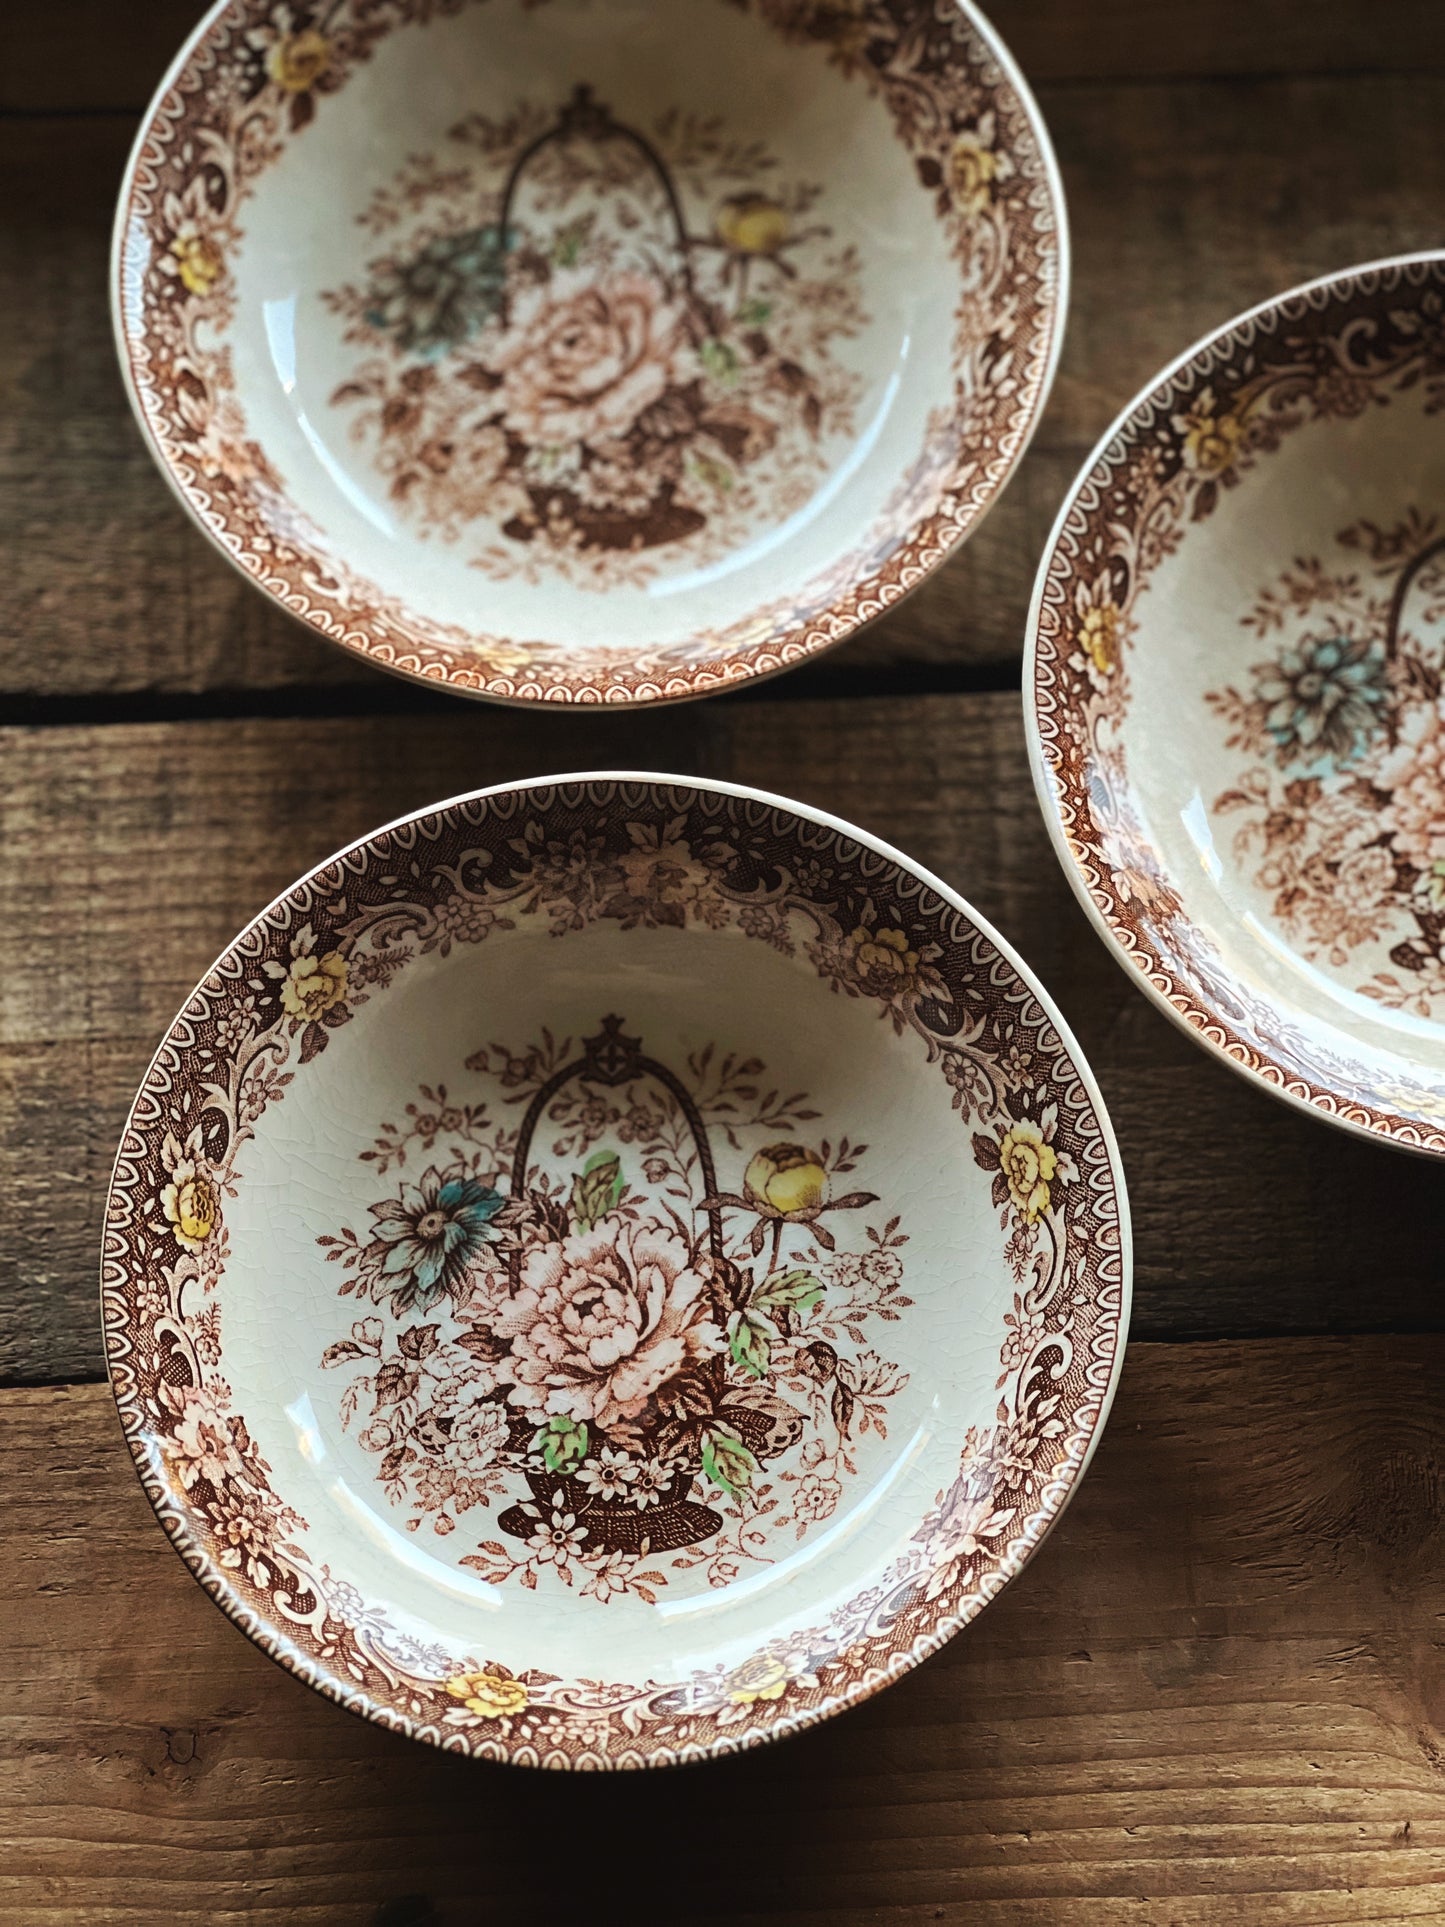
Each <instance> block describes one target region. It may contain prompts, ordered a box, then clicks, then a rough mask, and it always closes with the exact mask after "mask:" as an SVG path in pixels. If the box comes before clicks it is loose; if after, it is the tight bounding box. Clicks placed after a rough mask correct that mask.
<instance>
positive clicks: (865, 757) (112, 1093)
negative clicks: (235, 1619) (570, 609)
mask: <svg viewBox="0 0 1445 1927" xmlns="http://www.w3.org/2000/svg"><path fill="white" fill-rule="evenodd" d="M0 767H3V769H4V771H5V778H6V781H5V785H4V790H3V794H0V1198H3V1199H4V1200H5V1215H6V1218H7V1221H8V1222H7V1236H6V1238H5V1240H4V1245H3V1257H0V1266H3V1275H0V1375H3V1376H4V1377H8V1378H10V1379H12V1380H13V1379H20V1380H25V1381H30V1382H35V1381H45V1380H49V1379H53V1378H58V1377H64V1378H72V1377H80V1376H87V1375H93V1374H95V1373H96V1372H97V1371H98V1370H99V1368H100V1354H99V1331H98V1322H97V1317H96V1310H95V1282H94V1281H95V1273H96V1264H97V1252H98V1247H99V1236H100V1229H99V1227H100V1211H101V1206H102V1201H103V1198H104V1193H105V1187H106V1183H107V1180H108V1176H109V1171H110V1162H111V1156H112V1152H113V1148H114V1144H115V1141H116V1139H117V1136H118V1134H119V1130H120V1126H121V1123H122V1120H123V1118H124V1115H125V1110H126V1107H127V1105H128V1103H129V1100H130V1098H131V1096H132V1094H133V1091H134V1088H135V1086H136V1084H137V1083H138V1081H139V1078H140V1076H141V1074H142V1072H143V1071H144V1068H145V1065H146V1063H147V1061H148V1059H149V1056H150V1053H151V1051H152V1049H153V1047H154V1045H155V1044H156V1042H157V1041H158V1039H159V1037H160V1035H161V1033H162V1031H163V1030H164V1028H165V1026H166V1025H167V1023H169V1021H170V1019H171V1017H172V1016H173V1014H174V1012H175V1011H176V1009H177V1008H178V1007H179V1005H180V1004H181V1002H182V1001H183V1000H184V998H185V996H186V995H187V994H188V993H189V991H190V989H191V987H192V985H193V984H194V983H195V981H196V980H197V979H198V978H199V977H200V976H201V975H202V974H203V972H204V971H205V970H206V968H207V967H208V966H209V964H210V962H211V960H212V959H213V957H214V956H215V954H216V952H217V951H218V950H219V949H220V948H221V947H222V946H223V945H224V944H225V943H226V942H227V941H228V940H229V939H230V938H231V937H232V936H233V935H234V933H235V932H236V931H237V930H238V929H239V928H240V927H241V926H242V925H243V924H244V923H245V922H246V921H247V920H248V919H249V918H250V917H251V916H252V915H253V914H254V913H255V912H256V911H257V910H258V909H259V908H261V906H262V905H263V904H265V903H266V902H267V901H268V900H269V899H270V898H271V897H272V896H273V895H274V894H275V893H276V892H277V891H278V890H280V889H282V888H284V886H285V885H286V884H287V883H289V882H290V881H291V880H292V879H293V878H294V877H296V876H297V875H299V874H300V873H301V872H303V871H304V870H305V869H307V868H308V867H310V865H312V864H313V863H315V862H317V861H319V860H320V859H321V858H322V857H324V856H325V855H327V854H328V853H329V852H330V851H332V850H333V849H335V848H337V847H338V846H339V845H341V844H342V843H344V842H346V841H347V840H349V839H350V838H352V837H355V836H358V835H360V834H362V833H364V832H365V831H367V830H368V829H370V828H372V827H374V826H375V825H376V824H378V823H380V822H383V821H385V820H386V819H388V818H390V817H392V816H395V815H398V814H401V813H402V812H404V811H406V810H408V809H412V808H418V807H421V806H422V805H424V804H426V803H429V802H434V801H435V800H436V799H437V798H438V797H442V796H446V795H450V794H453V793H455V792H457V791H460V790H464V789H468V788H474V787H478V786H480V785H482V784H486V783H492V782H500V781H505V780H507V779H508V778H516V777H520V776H524V775H535V774H539V773H543V772H546V771H562V770H566V769H586V768H605V767H610V768H626V767H633V768H648V767H652V768H658V767H661V768H663V769H672V770H678V771H680V772H684V773H697V774H713V775H717V776H722V777H727V778H732V779H735V780H738V781H740V782H744V783H748V784H752V785H754V786H756V787H758V788H763V789H770V790H775V791H781V792H783V793H784V794H792V795H796V796H798V797H800V798H802V799H803V800H805V801H808V802H812V803H815V804H819V805H821V806H823V807H825V808H827V809H830V810H833V811H835V812H836V813H837V814H839V815H841V816H843V817H845V818H848V819H850V820H852V821H855V822H858V823H860V824H862V825H863V826H864V827H865V828H868V829H871V830H873V831H875V832H876V833H878V834H879V835H882V836H884V837H887V838H888V839H889V840H891V841H893V842H895V843H897V844H898V845H900V846H901V847H902V848H903V849H905V850H907V851H909V852H911V853H912V854H913V855H914V856H915V857H916V858H917V859H918V860H920V861H921V862H923V863H925V864H927V865H929V866H930V867H931V868H933V869H934V870H936V871H937V872H938V873H939V874H940V875H941V876H942V877H944V878H945V879H946V880H947V881H948V882H949V883H951V884H953V885H954V886H955V887H957V888H958V889H960V890H962V891H963V893H964V894H965V895H966V896H967V897H968V898H969V899H970V900H971V901H972V902H974V903H976V904H977V905H978V907H979V908H980V910H982V911H983V912H984V913H985V914H986V915H987V916H988V917H990V918H991V919H993V920H995V921H996V922H997V924H998V925H999V927H1000V928H1001V929H1002V930H1003V931H1004V932H1005V933H1006V935H1007V936H1008V937H1009V938H1010V939H1011V940H1012V941H1013V942H1015V943H1016V944H1017V945H1018V947H1019V948H1020V950H1021V951H1022V952H1023V954H1024V956H1025V957H1027V958H1028V959H1029V960H1030V962H1031V963H1032V964H1033V965H1034V967H1035V968H1036V969H1037V970H1038V972H1039V974H1040V976H1041V977H1042V979H1043V981H1044V983H1045V984H1046V985H1047V986H1049V988H1050V989H1051V990H1052V991H1053V993H1054V994H1055V996H1056V997H1057V998H1058V1000H1059V1002H1060V1004H1061V1006H1062V1008H1063V1010H1064V1013H1065V1015H1066V1017H1067V1018H1068V1020H1069V1022H1070V1023H1071V1024H1072V1025H1073V1026H1074V1027H1075V1029H1076V1030H1077V1032H1078V1035H1079V1037H1080V1039H1081V1042H1082V1044H1083V1047H1084V1049H1085V1051H1086V1052H1087V1053H1088V1055H1089V1057H1090V1060H1091V1062H1092V1063H1093V1065H1094V1068H1095V1070H1096V1072H1097V1074H1098V1076H1099V1079H1100V1082H1101V1084H1102V1086H1103V1089H1104V1092H1105V1096H1106V1099H1107V1101H1108V1103H1109V1106H1110V1109H1111V1113H1112V1115H1113V1118H1114V1121H1115V1125H1116V1128H1117V1130H1118V1134H1119V1139H1120V1143H1121V1146H1122V1149H1123V1155H1124V1159H1125V1164H1126V1169H1127V1172H1128V1178H1129V1184H1130V1190H1131V1195H1132V1200H1133V1210H1134V1217H1135V1234H1136V1235H1135V1243H1136V1251H1137V1273H1136V1301H1135V1329H1136V1331H1139V1332H1141V1333H1144V1334H1159V1333H1167V1334H1171V1335H1173V1334H1178V1333H1181V1332H1186V1333H1221V1332H1230V1331H1234V1332H1248V1331H1260V1330H1290V1329H1293V1330H1322V1329H1324V1330H1329V1329H1356V1330H1357V1329H1381V1328H1391V1327H1394V1328H1397V1329H1398V1328H1406V1329H1415V1328H1419V1329H1430V1328H1435V1327H1438V1326H1439V1325H1440V1324H1441V1323H1442V1320H1445V1293H1442V1291H1441V1289H1440V1287H1441V1277H1442V1269H1445V1259H1442V1247H1441V1243H1440V1237H1439V1227H1440V1225H1441V1224H1442V1222H1445V1163H1438V1162H1437V1163H1427V1162H1420V1161H1417V1160H1414V1159H1410V1158H1406V1157H1404V1156H1402V1155H1401V1154H1399V1153H1398V1152H1393V1151H1390V1150H1387V1149H1384V1148H1376V1147H1374V1146H1369V1145H1362V1144H1359V1143H1357V1142H1355V1141H1354V1140H1351V1139H1347V1138H1345V1137H1344V1136H1343V1135H1342V1134H1340V1133H1338V1132H1335V1131H1331V1130H1329V1129H1328V1128H1327V1127H1325V1126H1324V1125H1323V1124H1320V1123H1317V1122H1315V1121H1314V1120H1313V1119H1310V1118H1305V1117H1301V1116H1298V1115H1296V1114H1295V1113H1293V1112H1289V1111H1286V1110H1284V1109H1283V1108H1282V1107H1280V1106H1278V1105H1277V1104H1275V1103H1274V1102H1272V1101H1271V1100H1270V1099H1268V1098H1266V1097H1264V1096H1261V1095H1260V1094H1258V1093H1257V1092H1255V1091H1253V1090H1251V1089H1249V1088H1248V1087H1247V1086H1245V1085H1244V1084H1242V1083H1241V1082H1240V1081H1239V1080H1238V1079H1237V1078H1235V1077H1234V1076H1233V1075H1232V1074H1231V1073H1230V1072H1228V1071H1227V1070H1225V1069H1223V1068H1222V1067H1220V1066H1218V1065H1217V1064H1215V1063H1214V1062H1213V1061H1212V1060H1210V1059H1208V1058H1206V1057H1205V1056H1204V1054H1203V1052H1202V1051H1200V1050H1199V1049H1197V1048H1196V1047H1195V1046H1194V1045H1193V1044H1192V1043H1191V1042H1190V1041H1189V1040H1188V1039H1186V1038H1184V1037H1182V1036H1180V1035H1178V1034H1177V1033H1176V1032H1175V1031H1174V1030H1173V1029H1172V1028H1171V1027H1170V1026H1169V1025H1168V1024H1167V1023H1166V1021H1165V1020H1164V1019H1163V1018H1162V1017H1161V1016H1159V1014H1158V1013H1157V1012H1156V1011H1155V1010H1154V1009H1153V1008H1152V1007H1151V1006H1150V1005H1149V1004H1147V1003H1146V1002H1145V1000H1144V999H1143V997H1141V996H1140V994H1139V993H1138V991H1137V990H1136V989H1135V988H1134V987H1133V985H1132V984H1131V983H1130V982H1129V981H1128V979H1127V978H1126V977H1125V975H1124V973H1123V972H1122V971H1121V970H1120V969H1119V968H1118V966H1117V965H1116V964H1115V963H1114V962H1113V960H1112V958H1111V957H1110V956H1109V954H1108V953H1107V951H1106V950H1105V948H1104V946H1103V945H1102V944H1101V943H1100V942H1099V941H1098V939H1097V938H1096V937H1095V936H1094V935H1093V934H1092V932H1091V931H1090V930H1089V928H1088V926H1087V924H1086V922H1085V919H1084V916H1083V913H1082V912H1081V911H1080V910H1079V909H1078V907H1077V906H1076V904H1075V902H1074V899H1073V897H1072V894H1071V893H1070V891H1069V889H1068V886H1067V884H1066V882H1065V880H1064V878H1063V876H1062V874H1061V872H1060V870H1059V867H1058V865H1057V863H1056V861H1055V859H1054V857H1053V855H1052V852H1051V851H1050V848H1049V845H1048V842H1047V838H1046V836H1045V832H1044V827H1043V822H1042V819H1041V817H1040V815H1039V811H1038V807H1037V804H1036V803H1035V801H1034V796H1033V790H1032V787H1031V785H1030V782H1029V777H1028V773H1027V768H1026V762H1025V752H1024V743H1023V728H1022V719H1021V716H1020V713H1019V704H1018V698H1017V696H1016V695H1011V694H998V695H990V696H950V697H930V698H890V699H880V700H878V701H872V702H865V701H861V700H835V701H830V702H807V701H804V702H799V701H786V702H762V701H753V702H721V703H711V704H705V705H693V706H691V707H689V708H685V709H682V710H677V711H671V712H668V713H666V714H663V715H660V716H615V717H592V716H585V717H582V716H577V717H553V716H548V717H532V716H518V715H513V714H510V713H506V712H503V711H499V710H495V709H481V710H468V709H462V708H461V707H460V706H458V707H457V708H456V710H455V711H454V712H451V711H449V712H447V713H443V714H437V715H418V716H406V717H393V718H380V717H375V718H370V717H353V718H349V719H344V720H330V721H295V720H250V721H230V722H211V723H194V724H184V725H182V724H174V723H173V724H167V725H144V726H140V725H137V726H130V725H124V726H121V725H114V726H103V727H98V728H92V729H74V730H71V729H44V730H29V731H22V730H14V731H6V732H0Z"/></svg>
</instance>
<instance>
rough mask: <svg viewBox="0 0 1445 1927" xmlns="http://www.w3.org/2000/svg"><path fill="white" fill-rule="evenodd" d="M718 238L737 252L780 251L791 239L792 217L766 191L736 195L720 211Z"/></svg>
mask: <svg viewBox="0 0 1445 1927" xmlns="http://www.w3.org/2000/svg"><path fill="white" fill-rule="evenodd" d="M716 227H717V237H718V239H719V240H720V241H721V242H722V244H723V246H724V247H727V248H731V249H732V251H733V253H734V254H776V253H777V252H778V251H779V249H780V248H781V247H782V245H783V243H784V242H785V241H786V240H787V238H788V216H787V212H786V210H785V209H784V208H781V207H779V206H778V203H777V202H776V201H770V200H769V199H768V198H767V196H766V195H765V194H734V195H732V196H731V198H730V199H728V200H726V201H724V202H723V204H722V206H721V207H720V208H719V209H718V212H717V222H716Z"/></svg>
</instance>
